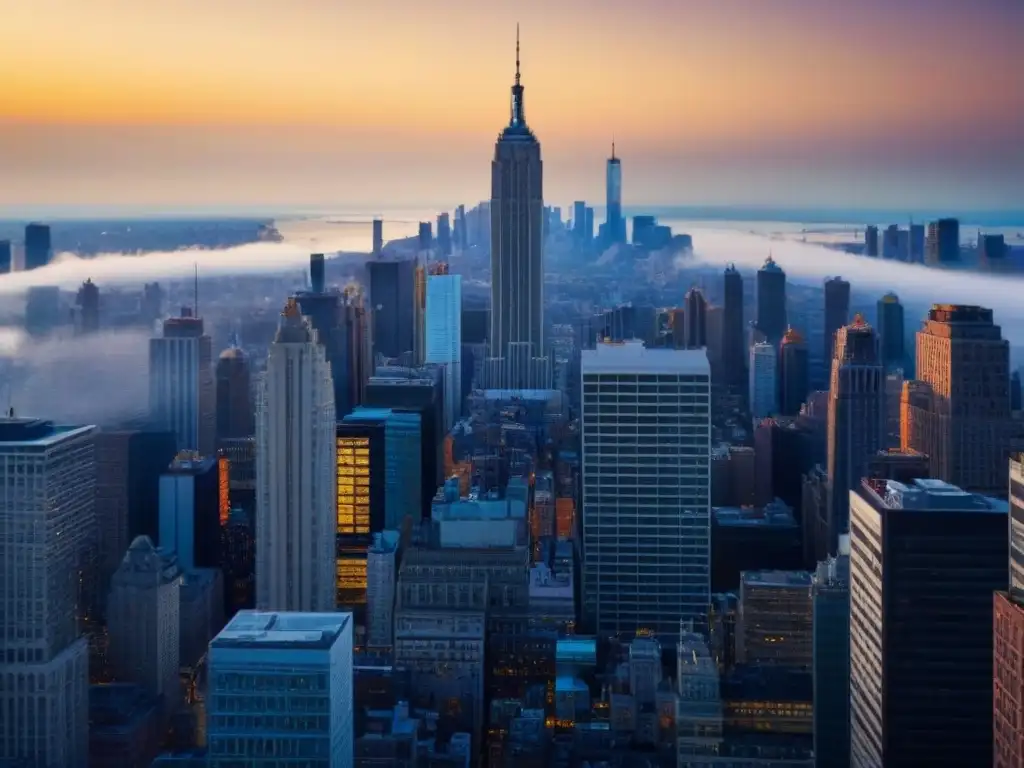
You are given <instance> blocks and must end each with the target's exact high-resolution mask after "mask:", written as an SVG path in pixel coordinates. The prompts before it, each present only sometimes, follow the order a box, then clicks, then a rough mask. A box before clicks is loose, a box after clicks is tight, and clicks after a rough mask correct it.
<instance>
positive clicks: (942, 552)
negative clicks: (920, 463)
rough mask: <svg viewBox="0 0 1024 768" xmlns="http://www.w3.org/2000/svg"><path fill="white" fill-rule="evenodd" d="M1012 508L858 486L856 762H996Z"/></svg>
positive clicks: (882, 485) (945, 487) (945, 490)
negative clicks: (1000, 611) (999, 605)
mask: <svg viewBox="0 0 1024 768" xmlns="http://www.w3.org/2000/svg"><path fill="white" fill-rule="evenodd" d="M1006 513H1007V505H1006V502H1003V501H999V500H996V499H993V498H990V497H986V496H980V495H977V494H972V493H967V492H965V491H962V490H961V489H959V488H957V487H955V486H952V485H949V484H948V483H944V482H942V481H941V480H916V481H914V482H913V483H906V484H904V483H899V482H897V481H895V480H865V481H864V482H863V483H861V484H860V486H859V487H858V488H857V489H856V490H854V491H853V492H851V493H850V751H851V761H850V764H851V765H853V766H855V767H857V768H859V767H860V766H863V767H864V768H867V767H868V766H871V767H872V768H874V766H879V765H887V766H889V765H908V766H909V765H913V766H917V765H928V766H964V765H991V764H992V648H993V644H992V593H993V591H995V590H1002V589H1005V588H1006V585H1007V567H1006V565H1007V563H1006V553H1007V545H1008V541H1007V529H1008V524H1007V514H1006ZM911 734H913V736H911Z"/></svg>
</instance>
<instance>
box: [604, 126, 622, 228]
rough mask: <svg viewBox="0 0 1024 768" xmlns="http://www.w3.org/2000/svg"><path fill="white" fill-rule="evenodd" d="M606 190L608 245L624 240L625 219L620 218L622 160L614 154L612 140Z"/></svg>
mask: <svg viewBox="0 0 1024 768" xmlns="http://www.w3.org/2000/svg"><path fill="white" fill-rule="evenodd" d="M605 188H606V192H607V201H606V209H605V210H606V215H607V218H608V222H607V224H606V225H605V229H606V235H607V238H608V243H607V244H608V245H611V244H613V243H624V242H626V221H625V219H623V218H622V162H621V161H620V160H619V158H617V157H616V156H615V142H614V141H612V156H611V157H609V158H608V170H607V174H606V179H605Z"/></svg>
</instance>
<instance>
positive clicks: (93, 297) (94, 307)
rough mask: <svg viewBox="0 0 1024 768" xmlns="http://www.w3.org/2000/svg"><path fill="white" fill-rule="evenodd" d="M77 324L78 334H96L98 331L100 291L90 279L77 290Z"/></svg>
mask: <svg viewBox="0 0 1024 768" xmlns="http://www.w3.org/2000/svg"><path fill="white" fill-rule="evenodd" d="M77 303H78V323H77V324H76V325H77V327H76V328H75V330H76V331H77V332H78V333H80V334H86V333H96V331H98V330H99V329H100V289H99V288H97V287H96V284H95V283H94V282H93V281H92V280H91V279H90V280H86V281H85V282H84V283H82V287H81V288H79V289H78V297H77Z"/></svg>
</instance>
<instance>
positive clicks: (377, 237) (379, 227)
mask: <svg viewBox="0 0 1024 768" xmlns="http://www.w3.org/2000/svg"><path fill="white" fill-rule="evenodd" d="M383 250H384V220H383V219H374V220H373V256H374V258H377V257H378V256H380V254H381V252H383Z"/></svg>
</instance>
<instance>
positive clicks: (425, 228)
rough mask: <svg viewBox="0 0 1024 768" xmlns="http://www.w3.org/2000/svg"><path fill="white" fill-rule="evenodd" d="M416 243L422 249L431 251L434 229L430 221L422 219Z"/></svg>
mask: <svg viewBox="0 0 1024 768" xmlns="http://www.w3.org/2000/svg"><path fill="white" fill-rule="evenodd" d="M416 245H417V246H418V247H419V249H420V250H421V251H429V250H430V249H431V248H432V247H433V245H434V231H433V227H431V225H430V222H429V221H421V222H420V228H419V234H418V235H417V237H416Z"/></svg>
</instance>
